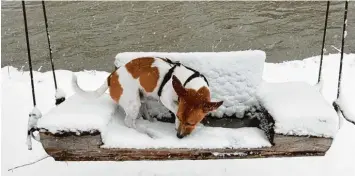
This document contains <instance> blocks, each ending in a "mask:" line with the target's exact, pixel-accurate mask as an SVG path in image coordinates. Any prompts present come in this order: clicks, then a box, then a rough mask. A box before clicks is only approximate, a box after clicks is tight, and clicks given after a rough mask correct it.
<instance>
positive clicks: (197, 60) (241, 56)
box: [115, 50, 266, 117]
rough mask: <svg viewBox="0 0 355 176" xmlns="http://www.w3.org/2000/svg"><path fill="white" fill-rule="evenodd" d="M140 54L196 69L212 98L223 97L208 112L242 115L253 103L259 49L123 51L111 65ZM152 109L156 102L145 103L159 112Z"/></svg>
mask: <svg viewBox="0 0 355 176" xmlns="http://www.w3.org/2000/svg"><path fill="white" fill-rule="evenodd" d="M142 56H152V57H163V58H165V57H166V58H169V59H171V60H172V61H179V62H181V63H182V64H184V65H186V66H189V67H191V68H193V69H195V70H198V71H199V72H201V73H202V74H204V75H205V76H206V78H207V80H208V82H209V84H210V88H211V97H212V100H218V101H220V100H223V101H224V103H223V105H222V106H220V107H219V108H218V109H217V110H216V111H215V112H212V113H211V114H212V115H213V116H216V117H222V116H223V115H228V116H229V115H233V114H235V113H236V115H237V117H242V116H243V114H244V111H245V109H246V108H248V107H249V106H251V105H254V104H255V103H256V98H255V91H256V88H257V87H258V85H259V84H260V83H261V78H262V73H263V68H264V62H265V57H266V54H265V52H264V51H260V50H246V51H233V52H215V53H213V52H193V53H164V52H158V53H157V52H126V53H119V54H117V55H116V60H115V65H116V66H122V65H124V64H125V63H127V62H129V61H131V60H132V59H135V58H137V57H142ZM156 109H157V106H156V105H154V106H153V105H151V104H148V110H149V113H150V114H151V115H153V116H155V115H159V113H157V112H159V111H156ZM160 109H164V108H160ZM163 111H164V110H163ZM166 114H167V113H166Z"/></svg>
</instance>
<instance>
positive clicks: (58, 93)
mask: <svg viewBox="0 0 355 176" xmlns="http://www.w3.org/2000/svg"><path fill="white" fill-rule="evenodd" d="M55 98H57V99H59V98H65V92H64V91H63V90H62V89H57V91H56V93H55Z"/></svg>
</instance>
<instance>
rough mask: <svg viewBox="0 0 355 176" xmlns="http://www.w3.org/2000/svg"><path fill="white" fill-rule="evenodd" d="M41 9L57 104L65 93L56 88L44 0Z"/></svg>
mask: <svg viewBox="0 0 355 176" xmlns="http://www.w3.org/2000/svg"><path fill="white" fill-rule="evenodd" d="M42 9H43V16H44V23H45V26H46V34H47V42H48V50H49V59H50V61H51V66H52V73H53V80H54V88H55V90H56V95H55V97H56V99H55V105H59V104H61V103H62V102H64V101H65V94H64V92H63V91H62V90H59V89H58V86H57V78H56V75H55V69H54V63H53V57H52V47H51V41H50V40H49V38H50V36H49V32H48V19H47V12H46V6H45V4H44V1H43V0H42Z"/></svg>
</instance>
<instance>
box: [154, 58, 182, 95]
mask: <svg viewBox="0 0 355 176" xmlns="http://www.w3.org/2000/svg"><path fill="white" fill-rule="evenodd" d="M177 66H178V64H175V65H174V66H173V67H171V68H170V69H169V71H168V73H166V74H165V76H164V79H163V81H162V83H161V85H160V87H159V90H158V96H159V97H160V96H161V93H162V91H163V87H164V86H165V84H166V83H167V82H168V81H169V79H170V78H171V76H172V75H173V72H174V70H175V68H176V67H177Z"/></svg>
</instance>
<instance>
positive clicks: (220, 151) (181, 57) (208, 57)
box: [38, 50, 336, 160]
mask: <svg viewBox="0 0 355 176" xmlns="http://www.w3.org/2000/svg"><path fill="white" fill-rule="evenodd" d="M141 56H154V57H167V58H169V59H171V60H173V61H180V62H181V63H183V64H185V65H187V66H190V67H192V68H194V69H196V70H198V71H200V72H201V73H202V74H204V75H205V76H206V77H207V79H208V80H209V83H210V87H211V90H212V93H211V94H212V100H214V99H215V100H224V102H225V103H224V104H223V106H222V107H221V108H219V109H218V110H217V111H216V112H213V113H212V116H214V117H216V118H223V117H224V116H232V118H243V116H244V114H245V112H246V111H247V110H248V108H250V107H251V106H255V105H258V104H259V102H262V104H263V106H265V108H266V109H267V110H268V111H270V114H272V115H275V117H274V119H275V120H276V129H283V130H279V132H280V134H281V135H276V136H275V143H276V144H275V146H271V144H270V143H269V141H268V139H267V138H266V136H265V134H264V133H263V131H262V130H260V129H258V128H252V127H244V128H237V129H235V128H222V127H207V126H203V125H200V126H198V128H197V129H196V130H194V132H193V133H192V134H191V135H189V136H187V137H185V138H183V139H178V138H177V137H176V131H175V125H174V124H172V123H164V122H159V121H156V122H149V121H146V120H143V119H139V120H138V121H137V125H138V126H141V127H143V128H145V129H147V130H148V131H149V132H150V133H152V134H154V136H155V137H154V138H151V137H149V136H148V135H146V134H142V133H139V132H137V131H136V130H134V129H131V128H127V127H126V126H125V125H124V124H123V114H122V112H120V111H117V107H116V106H115V105H114V103H113V101H112V100H111V99H110V97H109V96H108V94H105V95H103V96H102V97H100V98H99V99H97V100H85V99H83V98H82V97H79V96H78V95H76V94H74V95H73V96H71V97H69V98H67V100H66V101H65V102H63V103H62V104H60V105H58V106H56V107H55V108H53V110H51V111H50V112H49V113H47V114H45V115H44V116H43V117H42V119H40V120H39V121H38V127H39V128H40V129H42V132H41V133H40V135H41V142H42V144H43V146H44V148H45V150H46V151H47V153H50V155H52V156H53V157H54V158H55V159H56V160H141V159H153V160H154V159H211V158H244V157H261V156H263V157H270V156H285V155H287V156H298V155H324V154H325V152H326V151H327V150H328V148H329V147H330V144H331V139H325V138H317V139H314V138H308V137H293V136H291V137H288V136H285V135H284V134H290V133H285V131H286V132H289V131H292V132H294V133H293V134H294V135H309V136H332V135H333V134H334V130H333V129H334V126H335V128H336V124H335V123H336V122H335V121H334V119H331V120H328V121H326V123H324V122H322V123H317V124H315V123H313V122H312V120H309V121H304V118H303V119H302V118H297V115H290V116H289V118H290V119H288V120H290V121H288V120H287V119H285V118H283V117H281V116H280V114H278V113H275V112H277V111H275V110H274V109H273V107H272V106H273V103H269V102H275V101H274V100H275V99H277V97H278V96H277V92H276V93H275V92H274V93H273V94H271V96H262V95H265V94H268V93H270V91H271V90H272V89H267V88H265V87H264V88H265V90H269V91H264V92H263V91H261V90H260V88H261V87H263V86H261V85H260V84H262V73H263V65H264V62H265V57H266V55H265V53H264V52H263V51H258V50H248V51H236V52H220V53H211V52H203V53H200V52H193V53H154V52H148V53H145V52H138V53H119V54H118V55H117V56H116V60H115V65H116V66H122V65H123V64H124V63H127V62H129V61H130V60H131V59H133V58H136V57H141ZM81 81H86V80H80V79H79V80H78V82H79V86H80V84H81ZM89 81H90V80H89ZM81 87H83V86H81ZM83 89H85V87H83ZM265 92H266V93H265ZM263 93H264V94H263ZM299 93H300V94H302V92H299ZM311 93H314V92H311ZM281 96H285V95H284V94H282V95H281ZM301 97H302V96H301ZM314 97H315V98H318V99H319V98H320V99H321V97H319V96H314ZM291 98H292V97H291ZM303 98H304V97H303ZM321 101H322V100H318V101H315V102H317V103H318V102H321ZM280 102H281V103H283V102H282V101H279V103H280ZM149 105H150V106H149ZM270 105H272V106H270ZM322 105H323V104H322ZM322 105H321V106H322ZM288 107H289V108H292V106H288ZM277 108H282V106H281V107H280V106H277ZM294 108H295V109H291V110H292V112H297V108H304V107H301V106H300V107H296V106H295V107H294ZM320 108H328V107H325V106H322V107H320ZM273 110H274V111H273ZM148 111H149V113H150V114H151V115H153V116H155V117H157V118H160V117H166V116H169V115H170V114H169V113H168V112H167V110H166V108H164V107H163V106H161V105H160V104H158V103H157V102H154V101H152V102H151V103H150V104H148ZM285 112H286V111H285ZM305 112H306V111H305ZM317 112H318V111H317ZM281 115H283V116H284V115H285V114H281ZM301 115H302V114H301ZM317 115H318V114H313V116H307V118H313V119H314V121H316V120H318V119H317V118H318V116H317ZM329 117H330V118H334V117H333V116H332V114H331V115H330V116H329ZM291 121H292V123H293V124H294V125H288V123H289V122H291ZM284 123H285V124H284ZM312 125H317V127H314V128H315V129H321V130H318V131H316V132H314V131H312V130H310V128H312ZM327 127H329V128H331V129H332V130H330V131H331V133H327V132H328V131H327V130H322V129H326V128H327ZM298 132H302V133H298ZM315 134H316V135H315Z"/></svg>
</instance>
